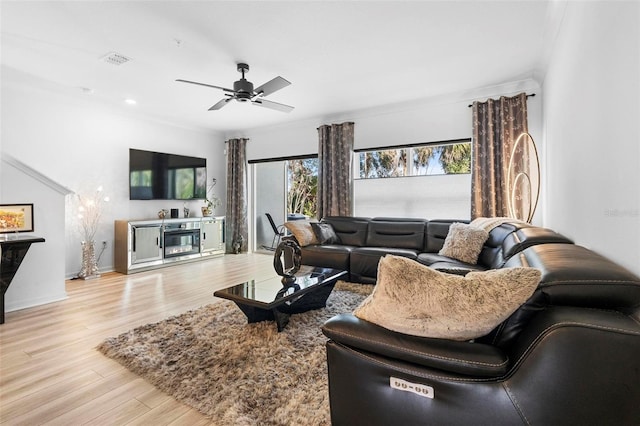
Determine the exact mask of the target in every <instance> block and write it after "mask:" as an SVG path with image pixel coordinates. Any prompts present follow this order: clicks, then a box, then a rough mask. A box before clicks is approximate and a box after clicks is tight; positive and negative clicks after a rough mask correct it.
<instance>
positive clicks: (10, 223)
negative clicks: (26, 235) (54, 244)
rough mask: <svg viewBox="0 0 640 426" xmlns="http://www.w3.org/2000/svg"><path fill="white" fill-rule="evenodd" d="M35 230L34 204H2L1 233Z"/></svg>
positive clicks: (0, 207)
mask: <svg viewBox="0 0 640 426" xmlns="http://www.w3.org/2000/svg"><path fill="white" fill-rule="evenodd" d="M11 232H33V204H0V234H6V233H11Z"/></svg>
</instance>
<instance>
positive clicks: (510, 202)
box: [507, 132, 540, 223]
mask: <svg viewBox="0 0 640 426" xmlns="http://www.w3.org/2000/svg"><path fill="white" fill-rule="evenodd" d="M524 144H527V145H524ZM520 145H524V146H522V147H521V146H520ZM518 149H520V150H522V151H525V152H527V153H529V151H533V157H532V156H531V155H530V154H529V155H525V156H523V157H518V156H516V155H515V153H516V151H517V150H518ZM510 158H511V159H510V160H509V168H508V170H507V186H508V187H507V207H508V208H509V216H511V217H512V218H514V219H519V220H523V221H526V222H528V223H531V221H532V220H533V215H534V213H535V212H536V207H538V199H539V198H540V159H539V157H538V149H537V148H536V143H535V141H534V140H533V137H532V136H531V134H529V132H523V133H521V134H520V136H518V139H516V141H515V143H514V144H513V148H512V150H511V157H510ZM523 158H525V159H526V162H525V163H524V164H518V162H517V159H523ZM518 166H520V167H518ZM518 168H520V169H521V170H520V171H518V172H517V173H516V170H517V169H518ZM514 173H515V177H514ZM532 177H533V180H532V179H531V178H532ZM523 198H524V201H523V202H521V209H520V210H519V209H518V206H517V203H516V201H517V200H521V199H523ZM525 208H527V209H528V210H527V211H526V214H525V210H524V209H525Z"/></svg>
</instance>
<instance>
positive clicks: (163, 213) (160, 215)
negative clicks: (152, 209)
mask: <svg viewBox="0 0 640 426" xmlns="http://www.w3.org/2000/svg"><path fill="white" fill-rule="evenodd" d="M167 214H169V210H167V209H162V210H160V211H158V218H159V219H164V218H165V217H167Z"/></svg>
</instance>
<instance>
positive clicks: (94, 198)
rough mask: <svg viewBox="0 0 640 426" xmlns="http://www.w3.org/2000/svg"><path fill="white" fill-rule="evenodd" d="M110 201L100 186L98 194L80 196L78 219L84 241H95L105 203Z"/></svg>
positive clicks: (97, 190)
mask: <svg viewBox="0 0 640 426" xmlns="http://www.w3.org/2000/svg"><path fill="white" fill-rule="evenodd" d="M108 201H109V197H107V196H105V195H104V194H103V192H102V186H99V187H98V188H97V189H96V192H95V193H93V194H92V195H90V196H85V195H80V194H78V219H79V220H80V226H81V228H82V235H83V237H84V241H87V242H90V241H94V238H95V236H96V232H97V231H98V224H99V223H100V217H101V216H102V210H103V207H104V203H107V202H108Z"/></svg>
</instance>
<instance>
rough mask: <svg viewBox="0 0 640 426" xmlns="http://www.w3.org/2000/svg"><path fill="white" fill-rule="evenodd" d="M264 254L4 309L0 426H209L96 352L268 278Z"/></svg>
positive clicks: (129, 278) (144, 275)
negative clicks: (219, 294) (228, 290)
mask: <svg viewBox="0 0 640 426" xmlns="http://www.w3.org/2000/svg"><path fill="white" fill-rule="evenodd" d="M272 260H273V258H272V256H271V255H265V254H258V253H254V254H241V255H226V256H223V257H218V258H214V259H209V260H205V261H202V262H194V263H189V264H184V265H176V266H172V267H168V268H162V269H158V270H155V271H148V272H141V273H138V274H133V275H122V274H118V273H115V272H114V273H107V274H104V275H103V276H102V277H101V278H97V279H94V280H89V281H82V280H73V281H67V283H66V289H67V293H68V296H69V298H68V299H66V300H64V301H61V302H56V303H51V304H47V305H43V306H38V307H34V308H29V309H24V310H20V311H15V312H9V313H7V315H6V322H5V324H2V325H0V423H1V424H8V425H35V424H51V425H55V424H61V425H80V424H87V425H110V424H112V425H136V424H141V425H151V424H152V425H215V424H216V423H215V420H210V419H207V418H206V417H204V416H203V415H201V414H200V413H198V412H197V411H195V410H193V409H192V408H190V407H189V406H186V405H184V404H181V403H179V402H177V401H176V400H174V399H173V398H171V397H170V396H168V395H167V394H165V393H163V392H161V391H159V390H157V389H156V388H155V387H153V386H152V385H151V384H149V383H147V382H145V381H144V380H143V379H141V378H140V377H139V376H137V375H135V374H133V373H131V372H129V371H128V370H127V369H125V368H124V367H122V366H120V364H118V363H117V362H115V361H112V360H111V359H109V358H107V357H105V356H103V355H102V354H100V353H99V352H97V351H96V350H95V347H96V346H97V345H98V344H99V343H100V342H102V341H103V340H104V339H106V338H107V337H111V336H116V335H118V334H120V333H123V332H125V331H127V330H129V329H131V328H134V327H137V326H139V325H143V324H147V323H151V322H156V321H160V320H162V319H164V318H167V317H169V316H172V315H177V314H180V313H183V312H185V311H188V310H190V309H195V308H198V307H200V306H203V305H206V304H209V303H213V302H214V301H215V299H214V297H213V292H214V291H215V290H217V289H220V288H224V287H228V286H229V285H232V284H236V283H239V282H244V281H247V280H249V279H252V278H254V277H258V276H261V275H264V274H272V273H273V265H272Z"/></svg>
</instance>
